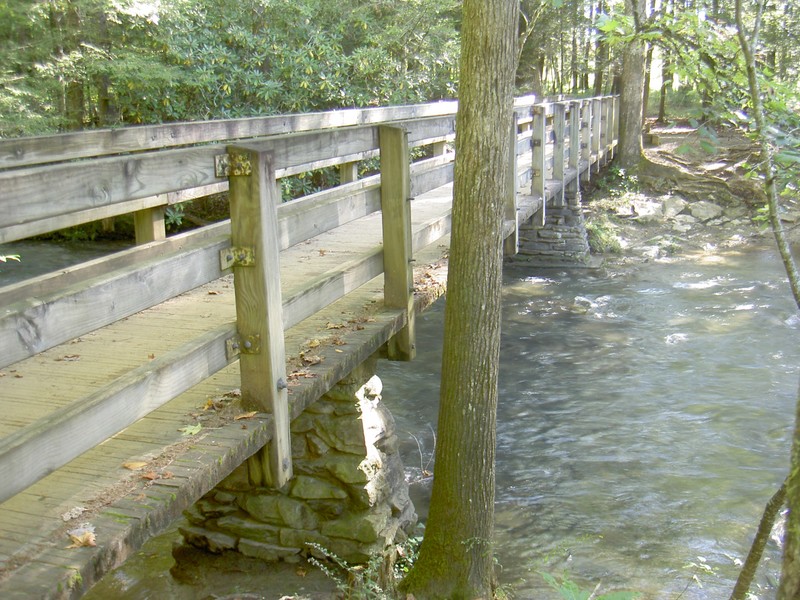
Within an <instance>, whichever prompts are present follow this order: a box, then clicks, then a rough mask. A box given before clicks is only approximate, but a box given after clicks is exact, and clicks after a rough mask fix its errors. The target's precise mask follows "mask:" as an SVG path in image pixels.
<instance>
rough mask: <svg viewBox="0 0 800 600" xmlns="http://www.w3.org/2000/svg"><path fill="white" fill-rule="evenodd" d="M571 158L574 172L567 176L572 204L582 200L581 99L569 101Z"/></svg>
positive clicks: (567, 191)
mask: <svg viewBox="0 0 800 600" xmlns="http://www.w3.org/2000/svg"><path fill="white" fill-rule="evenodd" d="M568 154H569V160H568V171H569V172H570V173H574V174H573V175H570V176H569V177H568V178H567V181H568V183H567V187H566V194H567V196H568V200H569V202H570V203H571V205H572V206H574V205H575V203H579V202H580V185H579V183H578V162H579V161H580V156H581V104H580V102H579V101H574V102H570V103H569V152H568Z"/></svg>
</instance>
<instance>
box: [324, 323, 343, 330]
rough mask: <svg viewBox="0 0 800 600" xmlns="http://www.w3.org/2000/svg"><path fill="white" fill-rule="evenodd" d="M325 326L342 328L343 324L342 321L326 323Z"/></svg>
mask: <svg viewBox="0 0 800 600" xmlns="http://www.w3.org/2000/svg"><path fill="white" fill-rule="evenodd" d="M325 327H326V328H327V329H344V328H345V325H344V323H328V324H327V325H326V326H325Z"/></svg>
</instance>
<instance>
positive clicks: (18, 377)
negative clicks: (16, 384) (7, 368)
mask: <svg viewBox="0 0 800 600" xmlns="http://www.w3.org/2000/svg"><path fill="white" fill-rule="evenodd" d="M14 377H16V378H17V379H22V375H20V374H19V373H14Z"/></svg>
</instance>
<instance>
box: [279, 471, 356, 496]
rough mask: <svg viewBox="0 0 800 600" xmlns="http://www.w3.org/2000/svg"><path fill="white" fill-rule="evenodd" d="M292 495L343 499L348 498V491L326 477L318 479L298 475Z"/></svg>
mask: <svg viewBox="0 0 800 600" xmlns="http://www.w3.org/2000/svg"><path fill="white" fill-rule="evenodd" d="M292 496H293V497H294V498H301V499H303V500H321V499H340V500H343V499H344V498H347V492H345V491H344V490H343V489H342V488H340V487H339V486H337V485H334V484H333V483H330V482H329V481H325V480H324V479H317V478H316V477H309V476H308V475H297V476H296V477H295V479H294V483H293V484H292Z"/></svg>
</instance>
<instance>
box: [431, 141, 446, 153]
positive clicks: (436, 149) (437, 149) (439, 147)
mask: <svg viewBox="0 0 800 600" xmlns="http://www.w3.org/2000/svg"><path fill="white" fill-rule="evenodd" d="M445 154H447V142H445V141H442V142H434V143H433V144H431V155H432V156H444V155H445Z"/></svg>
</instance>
